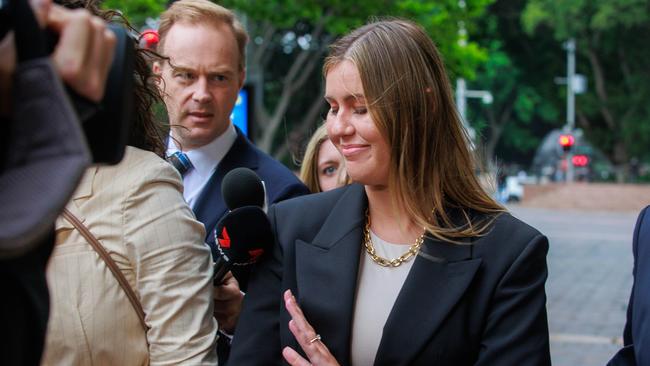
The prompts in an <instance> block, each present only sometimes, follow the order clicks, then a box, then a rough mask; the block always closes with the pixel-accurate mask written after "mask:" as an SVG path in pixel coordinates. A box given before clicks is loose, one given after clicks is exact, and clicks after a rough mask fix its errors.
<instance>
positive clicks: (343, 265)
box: [296, 185, 367, 365]
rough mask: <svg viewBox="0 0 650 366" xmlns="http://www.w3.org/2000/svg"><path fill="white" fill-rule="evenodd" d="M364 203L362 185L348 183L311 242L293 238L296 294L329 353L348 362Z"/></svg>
mask: <svg viewBox="0 0 650 366" xmlns="http://www.w3.org/2000/svg"><path fill="white" fill-rule="evenodd" d="M366 206H367V199H366V196H365V191H364V189H363V186H361V185H352V186H350V187H349V188H347V191H346V192H345V194H343V195H342V196H341V198H340V199H339V201H338V203H337V204H336V205H335V206H334V208H333V209H332V210H331V212H330V214H329V216H328V217H327V219H326V220H325V222H324V224H323V226H322V227H321V229H320V231H319V232H318V234H317V235H316V237H314V239H313V241H312V242H311V243H308V242H304V241H302V240H296V278H297V279H296V281H297V287H298V291H297V294H296V297H297V299H298V302H299V304H300V306H301V307H302V310H303V312H304V313H305V316H306V318H307V320H308V321H309V322H310V323H311V324H312V325H313V326H314V328H315V329H316V331H317V332H318V333H319V334H320V335H321V336H322V337H323V341H324V342H325V344H326V345H327V346H328V348H329V350H330V351H331V352H332V354H333V355H334V356H335V357H336V358H337V359H338V360H339V361H340V362H341V363H342V364H343V365H347V364H349V363H350V336H351V330H352V316H353V313H354V311H353V310H354V296H355V289H356V284H357V272H358V269H359V255H360V250H361V239H362V227H363V223H364V220H365V216H364V212H365V207H366Z"/></svg>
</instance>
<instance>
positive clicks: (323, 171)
mask: <svg viewBox="0 0 650 366" xmlns="http://www.w3.org/2000/svg"><path fill="white" fill-rule="evenodd" d="M300 180H302V181H303V183H305V185H306V186H307V188H309V190H310V191H311V192H312V193H318V192H326V191H329V190H332V189H334V188H338V187H341V186H343V185H345V184H347V183H348V182H347V174H346V173H345V161H344V160H343V155H341V153H340V152H339V151H338V150H337V149H336V147H335V146H334V144H333V143H332V141H330V139H329V136H327V126H326V125H324V124H323V125H321V126H320V127H319V128H318V129H317V130H316V132H314V134H313V135H312V136H311V138H310V139H309V142H308V143H307V148H306V149H305V156H304V157H303V160H302V164H301V166H300Z"/></svg>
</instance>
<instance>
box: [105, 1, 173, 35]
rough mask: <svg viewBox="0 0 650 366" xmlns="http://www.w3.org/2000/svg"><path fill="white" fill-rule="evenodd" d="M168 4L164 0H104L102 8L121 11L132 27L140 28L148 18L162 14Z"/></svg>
mask: <svg viewBox="0 0 650 366" xmlns="http://www.w3.org/2000/svg"><path fill="white" fill-rule="evenodd" d="M166 3H167V2H166V1H164V0H104V1H103V2H102V7H103V8H107V9H116V10H119V11H121V12H122V13H123V14H124V16H126V18H127V19H128V20H129V22H130V23H131V25H132V26H134V27H135V28H139V27H141V26H143V25H144V23H145V20H146V19H147V18H149V17H151V18H155V17H157V16H158V15H159V14H160V13H162V12H163V11H164V10H165V4H166Z"/></svg>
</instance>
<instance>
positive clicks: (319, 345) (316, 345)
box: [282, 290, 339, 366]
mask: <svg viewBox="0 0 650 366" xmlns="http://www.w3.org/2000/svg"><path fill="white" fill-rule="evenodd" d="M284 305H285V306H286V308H287V311H288V312H289V315H291V320H290V321H289V330H291V333H293V336H294V337H296V340H297V341H298V344H300V347H301V348H302V349H303V351H305V353H306V354H307V357H308V358H309V361H308V360H305V359H304V358H303V357H302V356H301V355H300V354H299V353H298V352H296V351H295V350H294V349H292V348H291V347H285V348H284V349H283V350H282V356H284V359H285V360H286V361H287V362H288V363H289V364H290V365H292V366H305V365H317V366H334V365H338V364H339V363H338V362H337V361H336V359H335V358H334V356H332V354H331V353H330V351H329V350H328V349H327V347H326V346H325V344H324V343H323V342H322V341H321V339H320V336H319V335H318V334H317V333H316V331H315V330H314V328H312V326H311V325H310V324H309V323H308V322H307V319H305V316H304V315H303V313H302V310H300V307H299V306H298V303H297V302H296V298H295V297H293V294H292V293H291V290H287V291H285V292H284Z"/></svg>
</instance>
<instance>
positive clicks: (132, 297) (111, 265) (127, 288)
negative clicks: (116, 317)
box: [63, 208, 149, 343]
mask: <svg viewBox="0 0 650 366" xmlns="http://www.w3.org/2000/svg"><path fill="white" fill-rule="evenodd" d="M63 217H64V218H65V219H66V220H68V222H70V223H71V224H72V226H74V227H75V228H76V229H77V230H78V231H79V234H81V236H83V237H84V238H85V239H86V240H87V241H88V243H89V244H90V245H91V246H92V247H93V249H95V251H96V252H97V254H99V256H100V257H101V258H102V259H103V260H104V262H106V265H107V266H108V269H110V270H111V272H112V273H113V276H114V277H115V279H116V280H117V282H119V284H120V287H122V289H123V290H124V292H125V293H126V297H127V298H128V299H129V302H131V305H132V306H133V309H134V310H135V312H136V313H137V314H138V317H139V318H140V324H141V325H142V328H144V331H145V333H146V332H147V330H149V327H148V326H147V323H146V322H145V321H144V311H143V310H142V305H141V304H140V301H139V300H138V297H137V296H136V294H135V292H133V289H132V288H131V285H129V281H127V279H126V277H124V275H123V274H122V272H121V271H120V269H119V267H118V266H117V264H116V263H115V261H113V259H112V258H111V256H110V255H109V254H108V252H107V251H106V249H104V247H103V246H102V244H101V243H100V242H99V240H97V238H96V237H95V236H94V235H93V234H92V233H91V232H90V230H88V228H87V227H86V225H84V224H83V223H82V222H81V221H80V220H79V219H78V218H77V217H76V216H75V215H74V214H72V212H70V211H68V209H67V208H64V209H63ZM147 343H148V342H147Z"/></svg>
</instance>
